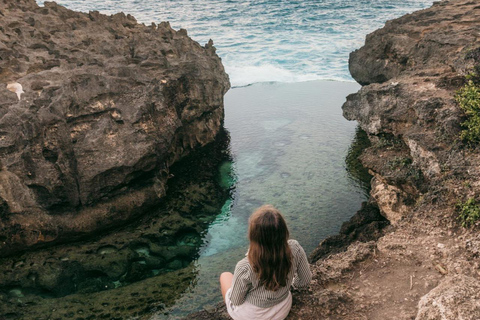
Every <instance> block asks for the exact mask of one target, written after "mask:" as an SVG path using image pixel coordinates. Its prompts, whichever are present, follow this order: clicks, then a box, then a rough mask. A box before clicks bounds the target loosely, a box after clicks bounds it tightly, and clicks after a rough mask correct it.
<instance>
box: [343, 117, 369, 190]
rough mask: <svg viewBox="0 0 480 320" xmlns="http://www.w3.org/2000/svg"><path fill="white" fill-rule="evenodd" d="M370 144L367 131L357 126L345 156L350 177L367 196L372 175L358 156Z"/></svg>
mask: <svg viewBox="0 0 480 320" xmlns="http://www.w3.org/2000/svg"><path fill="white" fill-rule="evenodd" d="M370 145H371V143H370V140H369V139H368V136H367V133H366V132H365V131H363V130H362V128H360V126H357V128H356V129H355V137H354V138H353V141H352V144H351V145H350V147H349V148H348V153H347V156H346V157H345V165H346V169H347V172H348V174H349V176H350V178H351V179H352V180H353V181H354V182H355V183H357V184H358V186H359V187H360V188H362V189H363V190H364V192H365V195H366V196H367V197H368V195H369V192H370V180H371V179H372V176H371V175H370V173H368V169H367V168H365V167H364V166H363V165H362V163H361V161H360V160H359V157H360V155H361V154H362V151H363V150H365V149H366V148H368V147H370Z"/></svg>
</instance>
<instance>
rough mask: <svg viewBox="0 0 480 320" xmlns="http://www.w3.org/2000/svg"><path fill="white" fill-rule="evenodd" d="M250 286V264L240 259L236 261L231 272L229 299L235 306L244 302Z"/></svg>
mask: <svg viewBox="0 0 480 320" xmlns="http://www.w3.org/2000/svg"><path fill="white" fill-rule="evenodd" d="M251 288H252V282H251V280H250V266H249V265H248V262H246V261H244V260H241V261H239V262H238V263H237V266H236V267H235V272H234V273H233V280H232V291H231V296H230V301H231V302H232V303H233V304H234V305H236V306H239V305H241V304H242V303H244V302H245V298H246V297H247V293H248V291H250V289H251Z"/></svg>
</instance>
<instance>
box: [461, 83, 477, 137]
mask: <svg viewBox="0 0 480 320" xmlns="http://www.w3.org/2000/svg"><path fill="white" fill-rule="evenodd" d="M455 99H456V100H457V102H458V105H459V106H460V108H461V109H462V110H463V111H464V112H465V114H466V116H467V120H465V122H463V123H462V127H463V128H464V130H462V132H461V134H460V137H461V138H462V140H464V141H466V142H468V143H477V142H479V141H480V88H479V87H477V86H476V85H475V83H473V81H472V80H469V81H468V82H467V84H466V85H465V86H464V87H463V88H461V89H460V90H459V91H458V92H457V94H456V95H455Z"/></svg>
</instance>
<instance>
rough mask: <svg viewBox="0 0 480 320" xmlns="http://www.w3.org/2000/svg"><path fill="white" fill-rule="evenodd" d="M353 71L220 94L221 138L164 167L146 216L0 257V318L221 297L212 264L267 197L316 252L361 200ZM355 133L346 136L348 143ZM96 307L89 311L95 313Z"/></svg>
mask: <svg viewBox="0 0 480 320" xmlns="http://www.w3.org/2000/svg"><path fill="white" fill-rule="evenodd" d="M357 88H358V86H357V85H356V84H354V83H348V82H333V81H314V82H306V83H298V84H273V83H271V84H270V83H265V84H257V85H253V86H249V87H245V88H236V89H233V90H231V91H230V92H229V93H228V94H227V95H226V97H225V103H226V105H225V114H226V118H225V124H224V126H225V128H226V130H228V132H227V131H226V130H222V131H221V133H220V134H219V135H218V136H217V139H216V140H215V141H214V142H213V143H211V144H209V145H207V146H206V147H205V148H203V149H200V150H198V151H197V152H195V153H192V154H191V155H190V156H188V157H187V158H185V159H183V160H182V161H181V162H179V163H178V164H177V165H174V166H173V167H172V168H171V173H172V174H173V177H172V178H171V179H170V180H169V184H168V193H167V197H166V198H165V199H164V201H163V202H162V204H161V205H159V206H158V207H157V208H156V209H154V210H151V211H150V212H147V213H146V214H145V216H144V217H143V218H142V219H137V221H135V222H134V223H130V225H128V226H125V227H123V228H120V229H118V228H117V229H116V230H112V231H110V233H107V234H104V235H99V236H95V237H91V238H90V239H89V240H88V241H84V242H80V243H74V244H64V245H61V246H57V247H53V248H48V249H41V250H37V251H34V252H28V253H25V254H22V255H20V256H13V257H10V258H4V259H1V260H0V288H1V290H0V310H1V313H0V316H3V317H5V318H7V319H34V318H38V319H48V318H69V317H74V319H75V318H78V317H80V318H85V319H86V318H87V317H93V318H95V317H96V318H101V317H102V316H103V317H111V318H123V319H128V318H131V317H140V318H150V317H152V316H154V317H155V318H157V319H164V318H165V319H176V318H181V317H184V316H185V315H187V314H189V313H191V312H193V311H196V310H199V309H201V308H204V307H208V306H212V305H214V304H216V303H218V302H219V301H220V300H221V296H220V293H219V290H218V283H217V281H218V275H219V274H220V273H221V272H222V271H225V270H230V271H233V268H234V266H235V263H236V262H237V261H238V260H239V259H240V258H241V257H242V256H243V255H244V254H245V252H246V248H247V244H248V243H247V239H246V230H247V221H248V217H249V215H250V214H251V212H252V211H253V210H254V209H255V208H256V207H258V206H260V205H261V204H263V203H271V204H273V205H275V206H277V207H278V208H279V209H280V210H281V211H282V212H283V213H284V215H285V217H286V219H287V223H288V225H289V228H290V231H291V237H292V238H294V239H297V240H298V241H300V243H302V245H303V246H304V247H305V249H306V251H307V252H310V251H312V250H313V249H314V248H315V247H316V246H317V245H318V243H319V241H321V240H322V239H323V238H325V237H327V236H328V235H332V234H335V233H337V232H338V230H339V228H340V225H341V223H342V222H343V221H346V220H348V219H349V218H350V217H351V216H352V215H353V214H354V213H355V211H357V210H358V209H359V208H360V203H361V202H362V201H364V200H365V199H366V194H367V191H368V190H367V189H368V183H367V182H368V179H369V177H368V175H365V172H364V169H363V168H362V167H361V165H360V164H359V163H358V161H356V157H355V156H354V155H355V154H357V153H358V150H360V149H362V148H364V143H366V141H364V138H365V137H364V136H363V135H362V132H361V131H356V128H355V124H354V123H351V122H347V121H346V120H344V119H343V118H342V116H341V109H340V108H339V106H340V105H341V104H342V103H343V101H344V99H345V96H346V95H347V94H348V93H350V92H353V91H355V90H356V89H357ZM352 141H353V144H352ZM93 318H92V319H93Z"/></svg>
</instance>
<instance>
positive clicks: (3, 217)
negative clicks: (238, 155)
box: [0, 0, 230, 255]
mask: <svg viewBox="0 0 480 320" xmlns="http://www.w3.org/2000/svg"><path fill="white" fill-rule="evenodd" d="M0 16H1V19H0V83H3V85H0V160H1V170H0V202H1V206H0V255H7V254H11V253H14V252H18V251H19V250H24V249H26V248H30V247H32V246H38V245H42V244H47V243H53V242H59V241H67V240H68V241H71V240H75V239H77V238H79V237H81V236H84V235H86V234H91V233H92V232H97V231H99V230H103V229H106V228H110V227H112V226H115V225H119V224H121V223H124V222H125V221H127V220H129V219H132V218H133V217H135V216H138V215H140V214H142V213H144V212H145V211H147V210H149V208H152V207H153V206H154V205H156V204H158V203H159V201H160V200H161V198H162V197H163V196H164V195H165V191H166V190H165V185H166V181H167V179H168V177H169V167H170V166H171V165H172V164H173V163H175V162H176V161H177V160H179V159H181V158H182V157H184V156H185V155H187V154H188V153H189V152H190V151H191V150H193V149H195V148H197V147H199V146H204V145H206V144H207V143H209V142H211V141H212V140H213V139H214V137H215V136H216V134H217V133H218V131H219V130H220V128H221V125H222V122H223V116H224V112H223V96H224V94H225V92H226V91H227V90H228V89H229V86H230V84H229V80H228V76H227V75H226V73H225V71H224V68H223V66H222V63H221V60H220V58H219V57H218V56H217V55H216V54H215V48H214V47H213V43H212V42H209V43H208V44H206V45H205V46H204V47H202V46H200V45H199V44H198V43H196V42H194V41H193V40H191V39H190V38H189V37H188V36H187V32H186V31H185V30H183V29H181V30H179V31H175V30H173V29H172V28H171V27H170V25H169V24H168V22H162V23H160V24H159V25H155V24H154V23H152V25H150V26H145V25H143V24H138V23H137V22H136V20H135V19H134V18H133V17H132V16H130V15H125V14H123V13H119V14H116V15H113V16H105V15H102V14H100V13H98V12H90V13H88V14H86V13H79V12H74V11H71V10H68V9H66V8H64V7H62V6H59V5H57V4H55V3H54V2H47V3H45V6H44V7H39V6H38V5H37V4H36V3H35V1H34V0H16V1H10V0H0ZM15 83H16V84H15ZM12 84H15V85H14V86H17V90H16V91H17V92H19V97H20V99H19V98H18V94H16V93H15V92H12V91H14V90H12ZM18 84H20V85H21V87H20V88H21V89H23V90H21V91H23V92H24V93H20V92H21V91H20V90H18ZM7 87H8V89H7ZM9 89H10V90H9Z"/></svg>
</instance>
